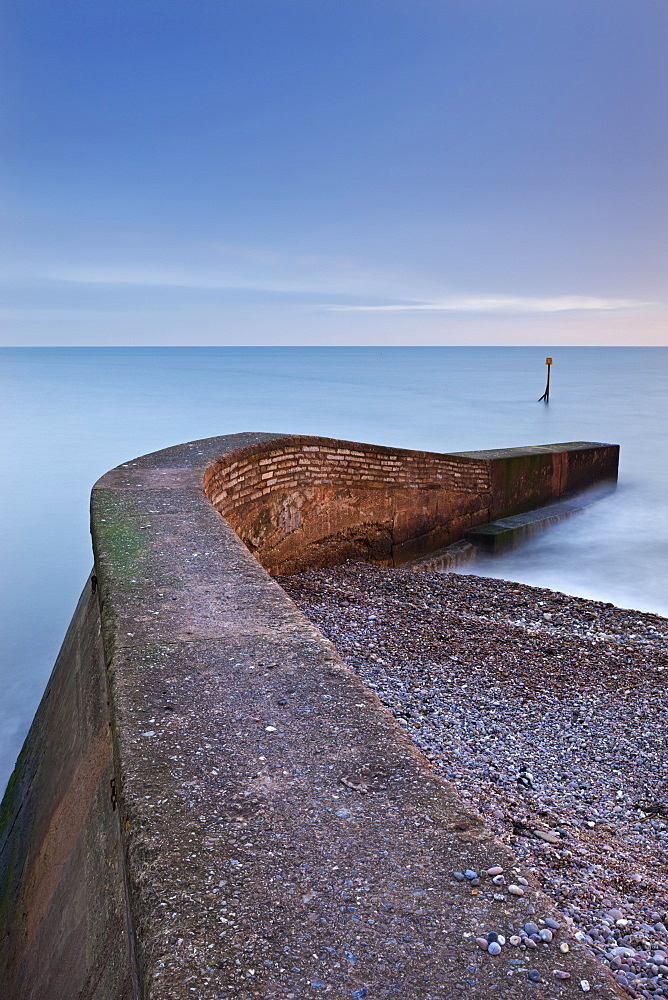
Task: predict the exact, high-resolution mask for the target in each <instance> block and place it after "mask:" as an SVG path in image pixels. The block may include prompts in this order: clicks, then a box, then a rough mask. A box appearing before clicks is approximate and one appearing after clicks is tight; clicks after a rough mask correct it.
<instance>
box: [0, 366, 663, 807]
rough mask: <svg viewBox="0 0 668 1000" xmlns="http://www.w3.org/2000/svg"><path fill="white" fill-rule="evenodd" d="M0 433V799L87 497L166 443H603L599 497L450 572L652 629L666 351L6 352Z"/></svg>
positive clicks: (85, 533) (659, 589)
mask: <svg viewBox="0 0 668 1000" xmlns="http://www.w3.org/2000/svg"><path fill="white" fill-rule="evenodd" d="M546 356H550V357H552V358H553V362H554V363H553V366H552V379H551V394H550V401H549V404H545V403H544V402H539V401H538V399H539V397H540V396H541V395H542V393H543V390H544V388H545V375H546V366H545V358H546ZM0 431H1V433H0V469H1V478H0V508H1V509H0V518H1V521H0V523H2V526H3V537H4V542H3V550H4V553H3V554H4V558H3V559H2V577H1V581H0V587H1V592H0V627H1V629H2V642H1V643H0V790H1V789H3V788H4V786H5V783H6V781H7V779H8V777H9V774H10V773H11V770H12V768H13V765H14V762H15V759H16V757H17V754H18V752H19V750H20V748H21V745H22V743H23V740H24V738H25V735H26V733H27V731H28V728H29V726H30V723H31V721H32V717H33V715H34V712H35V709H36V708H37V705H38V703H39V700H40V698H41V695H42V693H43V691H44V688H45V685H46V683H47V680H48V677H49V674H50V672H51V669H52V667H53V663H54V661H55V658H56V655H57V653H58V649H59V647H60V644H61V642H62V639H63V637H64V635H65V630H66V628H67V625H68V623H69V620H70V618H71V616H72V613H73V611H74V608H75V605H76V602H77V599H78V596H79V593H80V591H81V589H82V587H83V585H84V582H85V580H86V577H87V575H88V572H89V571H90V568H91V565H92V553H91V542H90V535H89V523H88V502H89V496H90V489H91V486H92V485H93V483H94V482H95V480H96V479H98V477H99V476H101V475H102V474H103V473H104V472H106V471H107V470H108V469H110V468H112V467H114V466H115V465H118V464H120V463H121V462H125V461H128V460H130V459H132V458H135V457H136V456H139V455H142V454H146V453H147V452H151V451H155V450H157V449H159V448H165V447H168V446H169V445H173V444H177V443H179V442H183V441H189V440H192V439H195V438H204V437H213V436H217V435H220V434H233V433H236V432H239V431H274V432H275V431H277V432H285V433H299V434H319V435H324V436H327V437H335V438H345V439H347V440H352V441H363V442H370V443H373V444H383V445H389V446H393V447H401V448H418V449H424V450H427V451H439V452H449V451H467V450H472V449H481V448H500V447H516V446H521V445H535V444H547V443H554V442H562V441H578V440H580V441H601V442H611V443H615V444H619V445H621V457H620V475H619V483H618V486H617V489H616V490H615V491H614V492H613V493H611V494H608V495H606V496H604V497H602V498H601V499H599V500H598V501H597V502H595V503H593V504H591V505H590V506H589V507H588V508H587V509H586V510H584V511H583V512H581V513H579V514H576V515H575V516H572V517H570V518H568V519H566V520H564V521H562V522H560V523H559V524H556V525H554V526H552V527H550V528H549V529H547V530H546V531H544V532H543V533H541V534H538V535H534V536H532V537H531V538H529V539H528V540H527V541H526V542H525V543H524V544H523V545H522V546H521V547H519V548H518V549H516V550H514V551H513V552H511V553H510V554H509V555H507V556H505V557H502V558H500V559H496V560H493V561H486V562H484V563H475V564H473V566H471V567H464V569H466V571H469V570H470V569H473V570H474V572H476V573H481V574H483V575H489V576H496V577H503V578H506V579H509V580H517V581H520V582H523V583H529V584H534V585H536V586H540V587H549V588H550V589H552V590H558V591H563V592H565V593H568V594H576V595H580V596H582V597H587V598H594V599H596V600H602V601H612V602H613V603H614V604H617V605H619V606H621V607H626V608H637V609H640V610H643V611H651V612H655V613H658V614H661V615H668V348H626V347H624V348H621V347H619V348H617V347H615V348H613V347H596V348H591V347H582V348H575V347H498V348H496V347H474V348H471V347H385V348H383V347H274V348H269V347H221V348H209V347H193V348H188V347H175V348H141V347H138V348H125V347H123V348H107V347H104V348H4V349H0Z"/></svg>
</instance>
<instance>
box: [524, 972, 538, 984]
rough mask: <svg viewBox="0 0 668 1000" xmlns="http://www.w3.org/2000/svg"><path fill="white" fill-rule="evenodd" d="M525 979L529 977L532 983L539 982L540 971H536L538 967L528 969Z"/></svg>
mask: <svg viewBox="0 0 668 1000" xmlns="http://www.w3.org/2000/svg"><path fill="white" fill-rule="evenodd" d="M527 979H530V980H531V982H532V983H539V982H540V972H539V971H538V969H529V972H528V973H527Z"/></svg>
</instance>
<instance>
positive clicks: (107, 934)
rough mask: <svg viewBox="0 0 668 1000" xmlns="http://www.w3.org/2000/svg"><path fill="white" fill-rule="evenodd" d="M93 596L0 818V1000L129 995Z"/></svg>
mask: <svg viewBox="0 0 668 1000" xmlns="http://www.w3.org/2000/svg"><path fill="white" fill-rule="evenodd" d="M115 773H116V771H115V766H114V760H113V739H112V732H111V728H110V717H109V707H108V704H107V684H106V677H105V667H104V655H103V649H102V641H101V631H100V613H99V607H98V599H97V595H96V594H95V593H94V592H93V587H92V584H91V582H90V581H89V582H88V584H87V585H86V587H85V589H84V592H83V594H82V596H81V599H80V601H79V604H78V606H77V609H76V611H75V614H74V617H73V619H72V623H71V625H70V627H69V629H68V632H67V635H66V637H65V641H64V643H63V647H62V650H61V652H60V655H59V657H58V660H57V662H56V665H55V667H54V670H53V674H52V675H51V679H50V680H49V683H48V685H47V688H46V691H45V692H44V696H43V698H42V701H41V704H40V706H39V708H38V710H37V714H36V716H35V719H34V721H33V724H32V727H31V729H30V732H29V734H28V737H27V739H26V742H25V745H24V747H23V749H22V751H21V754H20V756H19V759H18V761H17V764H16V768H15V770H14V772H13V774H12V776H11V778H10V781H9V785H8V788H7V791H6V793H5V797H4V799H3V803H2V809H1V811H0V931H1V933H0V984H2V989H1V990H0V996H2V997H3V998H7V1000H9V998H14V997H21V998H24V997H25V998H34V1000H42V998H44V1000H70V998H72V1000H74V998H79V997H80V998H82V1000H110V998H112V997H113V998H114V1000H130V998H134V997H136V996H137V984H136V981H135V975H134V968H133V960H132V935H131V934H130V925H129V920H128V908H127V899H126V891H125V864H124V858H123V850H122V846H121V839H122V832H121V829H120V824H119V819H118V816H119V814H118V810H117V809H116V805H115V789H114V786H115V781H114V778H115Z"/></svg>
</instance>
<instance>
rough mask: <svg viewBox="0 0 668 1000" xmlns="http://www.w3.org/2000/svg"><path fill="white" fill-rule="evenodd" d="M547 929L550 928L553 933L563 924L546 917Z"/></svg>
mask: <svg viewBox="0 0 668 1000" xmlns="http://www.w3.org/2000/svg"><path fill="white" fill-rule="evenodd" d="M545 925H546V927H550V928H551V929H552V930H553V931H556V930H559V928H560V927H561V924H560V923H559V921H558V920H553V919H552V917H545Z"/></svg>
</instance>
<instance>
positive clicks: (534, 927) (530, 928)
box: [524, 920, 538, 934]
mask: <svg viewBox="0 0 668 1000" xmlns="http://www.w3.org/2000/svg"><path fill="white" fill-rule="evenodd" d="M524 930H525V931H526V932H527V934H537V933H538V924H535V923H534V922H533V920H527V922H526V923H525V925H524Z"/></svg>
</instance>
